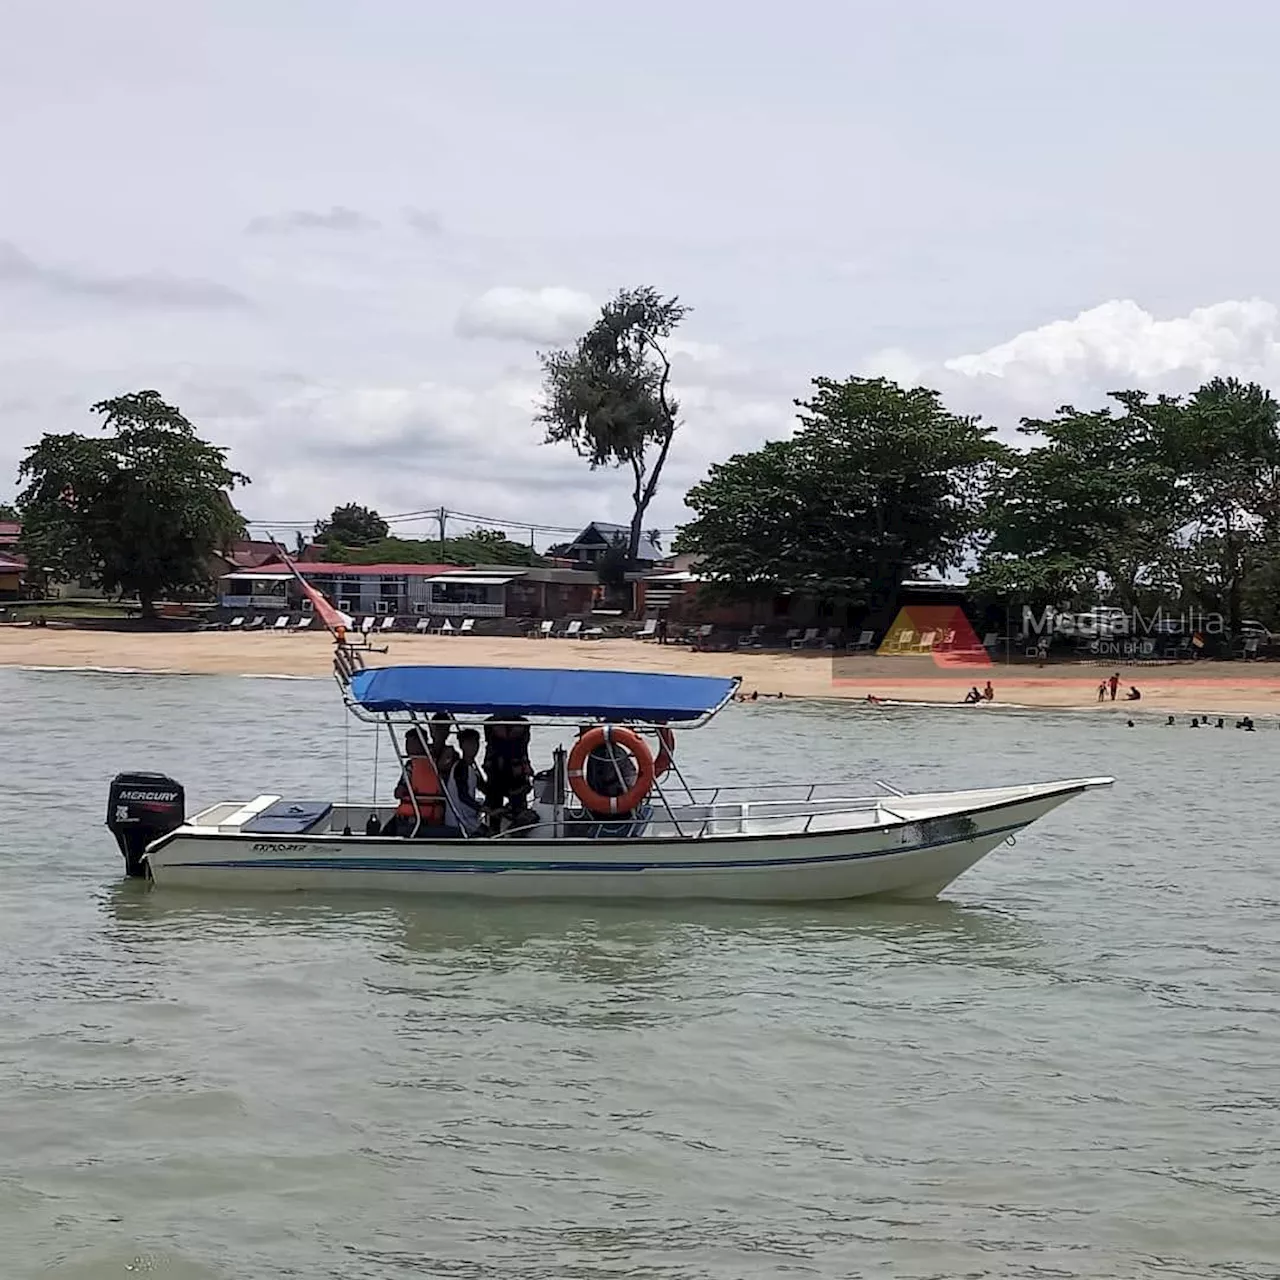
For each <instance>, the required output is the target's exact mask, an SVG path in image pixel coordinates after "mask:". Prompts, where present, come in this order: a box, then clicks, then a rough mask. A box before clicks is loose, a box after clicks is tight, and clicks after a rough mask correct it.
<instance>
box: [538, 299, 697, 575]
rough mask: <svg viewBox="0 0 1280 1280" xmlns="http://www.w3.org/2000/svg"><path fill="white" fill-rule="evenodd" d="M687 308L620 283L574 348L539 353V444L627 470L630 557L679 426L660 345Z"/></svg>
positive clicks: (666, 361)
mask: <svg viewBox="0 0 1280 1280" xmlns="http://www.w3.org/2000/svg"><path fill="white" fill-rule="evenodd" d="M688 313H689V308H688V307H686V306H684V305H682V304H681V302H680V301H679V299H678V298H674V297H673V298H664V297H662V296H661V295H660V294H659V293H658V292H657V290H656V289H653V288H651V287H649V286H647V285H646V286H644V287H642V288H639V289H623V290H620V291H619V293H618V295H617V296H616V297H615V298H614V299H613V300H612V301H611V302H608V303H606V304H605V306H604V307H603V308H602V309H601V312H600V318H599V320H597V321H596V322H595V324H593V325H592V326H591V328H590V329H589V330H588V331H587V332H586V334H584V335H583V337H581V338H580V339H579V340H578V341H577V343H575V344H574V346H572V347H570V348H567V349H564V350H560V351H552V352H540V353H539V359H540V360H541V362H542V372H543V388H542V392H543V406H542V409H541V411H540V412H539V413H538V415H537V418H536V419H535V420H536V421H537V422H540V423H541V424H542V425H543V426H544V427H545V429H546V434H545V437H544V440H545V443H547V444H568V445H570V446H572V448H573V449H574V450H575V451H576V452H577V453H578V454H579V456H580V457H583V458H586V459H587V461H588V462H589V463H590V465H591V468H592V470H595V469H596V468H597V467H622V468H626V469H628V470H630V472H631V479H632V492H631V497H632V506H633V514H632V520H631V529H630V537H629V539H628V544H627V555H628V557H629V559H630V560H631V561H634V560H635V558H636V552H637V550H638V548H639V546H640V538H641V532H642V528H643V522H644V514H645V512H646V511H647V510H648V508H649V504H650V503H651V502H652V501H653V496H654V494H655V493H656V492H657V488H658V481H659V479H660V478H661V475H662V469H663V466H664V464H665V463H666V460H667V454H668V452H669V451H670V449H671V443H672V440H673V439H674V437H675V433H676V429H677V427H678V425H679V415H680V406H679V404H678V403H677V401H676V400H675V398H674V397H673V396H672V394H671V386H670V383H671V362H670V360H669V359H668V357H667V354H666V349H665V347H664V345H663V343H664V341H665V339H667V338H669V337H670V336H671V335H672V334H673V333H674V332H675V330H676V328H677V327H678V326H679V324H680V322H681V321H682V320H683V319H684V318H685V316H686V315H688Z"/></svg>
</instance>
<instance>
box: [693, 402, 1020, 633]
mask: <svg viewBox="0 0 1280 1280" xmlns="http://www.w3.org/2000/svg"><path fill="white" fill-rule="evenodd" d="M813 386H814V388H815V393H814V395H813V396H812V398H811V399H809V400H807V401H796V404H797V407H798V408H799V409H800V415H799V419H800V429H799V430H798V431H797V432H796V434H795V435H794V436H793V437H792V438H791V439H789V440H775V441H771V442H770V443H768V444H766V445H765V446H764V447H763V448H762V449H758V450H755V451H754V452H751V453H743V454H737V455H735V456H734V457H732V458H730V459H729V460H728V461H727V462H723V463H719V464H717V465H716V466H713V467H712V468H711V471H710V473H709V474H708V476H707V478H706V479H705V480H704V481H702V482H701V483H700V484H697V485H695V486H694V487H693V489H691V490H690V491H689V494H688V496H687V497H686V498H685V502H686V504H687V505H688V506H689V507H690V509H691V510H693V512H694V513H695V518H694V519H693V520H692V521H691V522H690V523H689V524H687V525H685V526H684V528H683V529H682V530H681V531H680V535H679V538H678V539H677V542H676V549H677V550H678V551H690V552H695V553H697V554H699V555H700V556H701V557H702V562H701V564H700V566H699V568H700V570H701V571H702V572H703V573H705V574H707V575H708V577H709V578H710V579H712V580H713V581H718V583H719V585H720V589H721V591H722V592H727V593H730V594H749V593H752V592H755V591H770V592H775V591H801V592H807V593H811V594H815V595H821V596H824V597H827V598H831V599H836V600H840V601H843V602H845V603H866V604H869V605H870V606H872V607H873V608H876V607H890V606H892V605H894V604H895V603H896V599H897V594H898V589H899V585H900V583H901V582H902V579H903V576H904V574H906V573H909V572H913V571H916V570H918V569H919V568H921V567H923V566H927V565H932V566H936V567H938V568H946V567H948V566H950V565H953V564H956V563H958V562H959V561H960V560H961V558H962V557H963V555H964V553H965V550H966V548H967V547H968V545H969V543H970V541H971V539H972V536H973V535H974V533H975V531H976V528H977V520H978V516H979V514H980V512H981V510H982V500H983V497H984V494H985V486H986V484H987V482H988V480H989V477H990V474H991V472H992V470H993V468H994V467H995V465H996V464H997V463H999V462H1000V461H1001V460H1002V459H1003V457H1004V456H1005V453H1006V450H1005V448H1004V446H1003V445H1000V444H999V443H998V442H997V441H995V440H994V439H992V438H991V437H992V430H993V429H992V428H990V427H986V426H983V425H981V424H980V422H979V421H978V419H976V418H970V417H962V416H958V415H956V414H953V413H951V412H949V411H948V410H947V409H946V408H945V407H944V406H943V404H942V402H941V400H940V398H939V396H938V393H937V392H935V391H930V390H928V389H926V388H924V387H916V388H913V389H911V390H906V389H904V388H902V387H900V386H898V385H897V384H896V383H894V382H891V381H889V380H888V379H885V378H847V379H845V380H844V381H843V382H836V381H833V380H832V379H830V378H817V379H815V380H814V383H813Z"/></svg>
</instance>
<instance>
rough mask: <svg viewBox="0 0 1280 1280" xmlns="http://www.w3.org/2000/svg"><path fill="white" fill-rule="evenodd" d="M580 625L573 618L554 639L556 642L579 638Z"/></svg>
mask: <svg viewBox="0 0 1280 1280" xmlns="http://www.w3.org/2000/svg"><path fill="white" fill-rule="evenodd" d="M581 633H582V623H581V622H579V621H578V619H577V618H575V619H574V620H573V621H572V622H571V623H569V625H568V626H567V627H565V629H564V630H563V631H562V632H561V633H560V634H559V635H558V636H557V637H556V639H558V640H577V639H579V638H580V637H581Z"/></svg>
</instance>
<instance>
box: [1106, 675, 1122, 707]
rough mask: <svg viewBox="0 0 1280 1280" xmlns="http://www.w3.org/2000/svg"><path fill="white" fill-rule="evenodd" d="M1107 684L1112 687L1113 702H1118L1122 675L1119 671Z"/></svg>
mask: <svg viewBox="0 0 1280 1280" xmlns="http://www.w3.org/2000/svg"><path fill="white" fill-rule="evenodd" d="M1107 684H1108V685H1110V686H1111V701H1112V702H1114V701H1115V700H1116V690H1117V689H1118V688H1119V687H1120V673H1119V672H1118V671H1117V672H1116V673H1115V675H1113V676H1112V677H1111V679H1110V680H1108V681H1107Z"/></svg>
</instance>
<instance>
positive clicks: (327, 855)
mask: <svg viewBox="0 0 1280 1280" xmlns="http://www.w3.org/2000/svg"><path fill="white" fill-rule="evenodd" d="M335 676H336V677H337V679H338V683H339V686H340V688H341V690H342V696H343V700H344V702H345V703H346V708H347V711H348V713H350V714H351V715H353V716H355V717H356V718H357V719H358V720H360V721H362V722H364V723H368V724H373V725H374V726H375V727H376V730H377V732H378V733H379V734H382V733H384V732H385V733H386V735H387V737H388V738H389V740H390V743H391V747H392V749H393V750H394V753H395V756H394V758H395V760H396V762H397V767H396V777H397V778H410V777H413V776H415V775H414V774H413V772H412V770H413V768H414V766H413V764H412V763H411V760H410V748H409V746H408V743H407V742H406V741H405V735H410V736H411V735H412V734H414V733H418V734H421V735H423V736H422V738H421V741H422V742H423V743H425V742H426V741H427V736H426V735H428V734H429V732H430V724H431V723H432V718H433V717H435V718H439V717H441V716H444V717H448V718H449V719H450V720H451V721H452V723H453V725H454V726H456V727H461V726H464V725H472V726H476V725H479V726H481V727H483V728H486V729H488V730H492V729H493V728H494V726H498V727H499V728H500V729H502V730H503V731H504V732H505V731H506V727H508V726H512V725H519V726H522V729H521V732H523V731H524V727H531V726H534V725H544V726H548V727H551V728H557V729H559V730H561V731H562V733H564V732H567V733H568V734H569V735H570V736H574V735H576V736H577V741H576V742H575V744H574V747H573V750H572V751H568V752H567V751H566V750H565V749H564V748H563V747H558V748H557V749H556V750H555V752H554V756H553V759H552V764H551V767H550V768H549V769H547V770H545V771H544V772H543V773H542V774H540V775H538V776H537V777H536V778H535V779H534V784H533V787H532V792H531V799H530V800H529V801H528V803H527V806H526V807H525V808H523V809H522V810H521V811H520V812H518V813H516V812H514V811H513V812H512V813H510V814H508V816H507V819H506V821H505V823H503V822H501V821H499V822H496V823H495V825H494V827H493V829H492V830H491V831H488V832H481V833H479V834H473V835H468V834H466V832H465V829H460V828H459V827H458V826H456V825H454V826H451V827H449V828H447V829H446V828H445V827H444V826H436V825H430V826H428V825H426V824H425V823H424V821H423V820H422V819H421V817H420V816H419V815H418V814H416V813H415V814H413V815H412V817H411V819H409V820H408V821H410V822H411V828H410V829H409V830H404V823H403V822H401V823H400V827H399V828H397V826H396V823H397V817H396V815H397V811H398V806H397V804H396V802H395V801H394V799H392V798H390V797H389V798H388V800H387V802H382V801H377V802H371V803H365V804H351V803H345V802H340V801H337V800H331V799H326V798H323V797H322V798H318V799H317V798H307V797H302V798H297V797H291V796H287V795H283V794H272V793H266V794H262V795H258V796H254V797H252V798H249V799H244V800H230V801H224V802H221V803H218V804H213V805H210V806H208V807H206V808H204V809H201V810H200V811H199V812H197V813H195V814H193V815H191V816H187V814H186V812H185V807H186V806H185V792H184V789H183V787H182V786H181V784H179V783H178V782H176V781H175V780H174V779H172V778H170V777H168V776H167V775H164V774H154V773H122V774H119V775H117V777H116V778H115V779H114V781H113V782H112V784H111V791H110V797H109V801H108V810H107V825H108V827H109V828H110V829H111V831H112V832H113V834H114V835H115V838H116V841H117V844H118V845H119V848H120V851H121V853H122V854H123V855H124V859H125V868H126V872H127V873H128V874H129V875H131V876H141V877H146V878H149V879H150V880H152V881H153V882H154V884H155V886H156V887H157V888H160V889H164V888H167V887H170V886H172V887H175V888H182V889H236V890H242V889H246V888H249V889H254V890H264V891H278V892H292V891H300V890H320V891H340V892H357V893H368V892H372V893H382V892H388V891H393V892H406V893H426V894H434V895H470V896H477V895H479V896H487V897H502V898H577V899H604V898H609V899H619V898H622V899H663V900H710V901H737V902H827V901H838V900H843V899H853V898H894V899H908V900H914V899H928V898H933V897H936V896H937V895H938V894H939V893H940V892H941V891H942V890H943V889H945V888H946V887H947V886H948V885H950V884H951V883H952V882H953V881H954V880H955V879H956V878H957V877H958V876H961V875H963V874H964V873H965V872H966V871H968V870H969V869H970V868H971V867H972V866H973V865H974V864H975V863H977V862H978V861H979V860H980V859H981V858H983V857H985V856H986V855H987V854H988V853H990V852H991V851H992V850H993V849H995V848H997V847H998V846H999V845H1001V844H1004V843H1006V842H1009V843H1012V841H1013V838H1014V837H1015V836H1017V835H1018V833H1019V832H1021V831H1023V830H1024V829H1025V828H1026V827H1027V826H1029V825H1030V824H1031V823H1033V822H1035V821H1036V820H1037V819H1039V818H1042V817H1044V816H1045V815H1046V814H1048V813H1050V812H1051V811H1052V810H1054V809H1056V808H1057V807H1058V806H1059V805H1061V804H1064V803H1065V802H1066V801H1068V800H1070V799H1072V798H1073V797H1074V796H1078V795H1080V794H1082V793H1083V792H1086V791H1089V790H1092V789H1094V788H1097V787H1107V786H1110V785H1112V783H1113V781H1114V780H1113V779H1111V778H1074V779H1069V780H1066V781H1058V782H1044V783H1030V784H1019V785H1014V786H1003V787H992V788H985V789H980V790H968V791H952V792H929V793H924V794H906V793H904V792H902V791H900V790H898V789H897V788H895V787H892V786H890V785H888V784H886V783H878V784H876V785H877V790H876V792H875V793H873V794H856V793H855V794H840V792H841V790H847V789H844V788H838V787H836V788H833V787H832V786H829V785H827V786H824V785H819V784H814V785H802V786H798V787H797V786H790V785H787V784H776V785H775V784H769V783H762V784H756V783H750V782H737V781H735V782H733V783H731V784H729V785H724V786H715V787H698V786H693V785H690V784H689V783H688V782H686V780H685V778H684V776H683V774H682V773H681V770H680V768H679V764H678V752H677V751H676V749H675V734H676V731H677V730H679V731H680V732H683V731H685V730H686V729H696V728H700V727H702V726H704V725H706V724H707V723H708V722H710V721H711V720H712V719H713V718H714V717H715V716H716V715H717V714H718V713H719V712H720V711H721V710H722V709H723V707H724V706H725V705H726V704H727V703H728V702H730V701H731V700H732V699H733V697H734V694H735V692H736V691H737V689H738V684H739V682H738V680H737V679H733V678H729V677H715V676H694V675H666V674H656V673H648V672H632V671H600V670H589V671H565V670H549V669H537V668H535V669H508V668H491V667H466V666H387V667H380V668H374V669H368V668H366V667H365V665H364V660H363V656H362V653H361V652H360V651H359V650H358V649H356V648H354V647H353V646H352V645H350V644H349V643H347V642H346V640H345V638H344V637H343V634H342V632H341V631H339V632H338V645H337V648H336V653H335ZM650 744H652V745H650ZM601 748H603V749H604V750H605V752H606V755H608V753H609V752H623V751H625V752H626V753H627V755H628V756H629V757H630V758H631V759H632V760H633V764H634V774H635V783H634V785H633V786H632V787H631V788H630V789H629V791H628V794H627V795H624V796H622V797H621V799H619V797H618V796H617V795H612V796H605V795H603V794H601V791H600V790H599V789H596V790H593V789H592V788H591V787H590V786H589V785H588V781H589V779H588V770H587V769H585V768H584V764H583V761H584V759H589V757H590V753H591V752H594V751H597V750H599V749H601ZM597 777H598V775H597ZM619 777H620V781H622V779H621V774H620V775H619ZM384 781H385V780H384ZM597 785H598V784H597ZM833 791H834V794H833V793H832V792H833ZM444 802H445V803H447V804H448V806H449V807H450V808H451V809H452V808H453V806H454V801H453V800H452V799H449V798H448V796H447V791H446V795H445V799H444ZM410 807H411V809H412V804H411V806H410ZM399 810H400V811H401V812H402V811H403V803H402V804H401V805H400V806H399Z"/></svg>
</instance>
